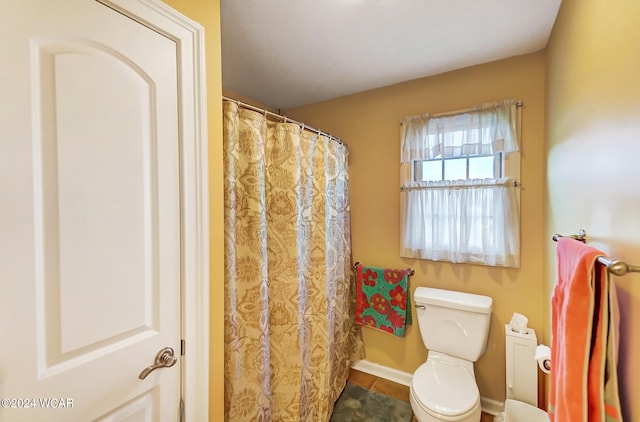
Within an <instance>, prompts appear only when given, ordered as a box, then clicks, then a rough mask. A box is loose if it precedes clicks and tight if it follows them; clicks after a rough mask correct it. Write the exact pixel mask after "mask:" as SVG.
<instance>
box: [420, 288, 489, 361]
mask: <svg viewBox="0 0 640 422" xmlns="http://www.w3.org/2000/svg"><path fill="white" fill-rule="evenodd" d="M414 302H415V306H416V314H417V317H418V325H419V326H420V335H421V336H422V341H423V342H424V344H425V346H426V347H427V349H429V350H433V351H438V352H442V353H446V354H447V355H449V356H454V357H457V358H461V359H465V360H468V361H471V362H475V361H477V360H478V358H480V356H482V354H483V353H484V351H485V347H486V345H487V337H488V335H489V325H490V322H491V307H492V305H493V299H492V298H490V297H488V296H482V295H476V294H471V293H464V292H457V291H453V290H443V289H434V288H431V287H418V288H417V289H416V291H415V293H414Z"/></svg>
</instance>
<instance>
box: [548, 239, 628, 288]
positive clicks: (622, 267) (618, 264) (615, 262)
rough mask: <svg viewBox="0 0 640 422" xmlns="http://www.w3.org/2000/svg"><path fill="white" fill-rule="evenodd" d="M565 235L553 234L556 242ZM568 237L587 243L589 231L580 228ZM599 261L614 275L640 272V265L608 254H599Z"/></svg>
mask: <svg viewBox="0 0 640 422" xmlns="http://www.w3.org/2000/svg"><path fill="white" fill-rule="evenodd" d="M561 237H565V236H563V235H561V234H558V233H555V234H554V235H553V236H551V239H553V241H554V242H557V241H558V239H559V238H561ZM566 237H570V238H571V239H574V240H577V241H579V242H582V243H587V232H586V231H585V229H580V230H578V234H572V235H569V236H566ZM598 262H600V263H601V264H602V265H604V266H605V267H607V271H609V272H610V273H611V274H613V275H617V276H621V275H625V274H626V273H640V267H638V266H635V265H629V264H627V263H626V262H624V261H620V260H619V259H611V258H607V257H606V256H599V257H598Z"/></svg>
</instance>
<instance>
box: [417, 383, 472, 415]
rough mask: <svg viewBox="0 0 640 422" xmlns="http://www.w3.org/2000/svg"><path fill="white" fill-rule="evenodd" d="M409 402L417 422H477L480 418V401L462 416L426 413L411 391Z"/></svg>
mask: <svg viewBox="0 0 640 422" xmlns="http://www.w3.org/2000/svg"><path fill="white" fill-rule="evenodd" d="M409 402H410V403H411V410H412V411H413V414H414V416H415V417H416V419H417V420H418V422H479V421H480V418H481V417H482V409H481V408H480V401H478V403H476V405H475V406H474V407H473V409H471V410H470V411H468V412H467V413H465V414H463V415H456V416H454V417H452V416H445V415H435V414H433V413H432V412H428V411H427V410H426V409H425V408H424V406H423V405H422V404H421V403H420V402H419V400H418V398H417V397H415V394H414V392H413V389H410V391H409Z"/></svg>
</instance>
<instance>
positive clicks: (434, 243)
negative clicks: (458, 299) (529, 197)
mask: <svg viewBox="0 0 640 422" xmlns="http://www.w3.org/2000/svg"><path fill="white" fill-rule="evenodd" d="M517 103H518V102H517V101H516V100H505V101H500V102H492V103H486V104H481V105H479V106H477V107H474V108H472V109H469V110H466V111H464V112H461V113H459V114H458V113H456V114H452V115H447V116H439V117H438V116H430V115H419V116H410V117H407V118H405V119H404V120H403V121H402V125H401V151H400V157H401V162H400V182H401V191H400V203H401V236H400V237H401V250H400V255H401V256H403V257H408V258H421V259H431V260H436V261H441V260H444V261H451V262H457V263H461V262H469V263H477V264H484V265H494V266H505V267H518V266H519V265H520V223H519V221H520V217H519V210H518V200H517V187H516V183H515V182H516V181H515V179H514V178H512V177H504V178H496V179H470V180H456V181H446V180H445V181H439V182H421V181H415V180H414V174H413V171H414V162H415V161H422V160H429V159H433V158H439V157H444V158H458V157H465V156H474V155H486V154H495V153H498V152H502V153H504V154H511V153H515V152H517V151H518V150H519V140H518V134H519V115H518V113H519V110H518V106H517Z"/></svg>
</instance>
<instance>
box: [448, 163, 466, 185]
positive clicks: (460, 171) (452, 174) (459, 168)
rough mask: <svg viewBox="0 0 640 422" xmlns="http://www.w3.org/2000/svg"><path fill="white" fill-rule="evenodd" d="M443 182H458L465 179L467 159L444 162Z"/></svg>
mask: <svg viewBox="0 0 640 422" xmlns="http://www.w3.org/2000/svg"><path fill="white" fill-rule="evenodd" d="M444 178H445V180H459V179H463V180H464V179H466V178H467V159H466V158H456V159H453V160H445V162H444Z"/></svg>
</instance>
